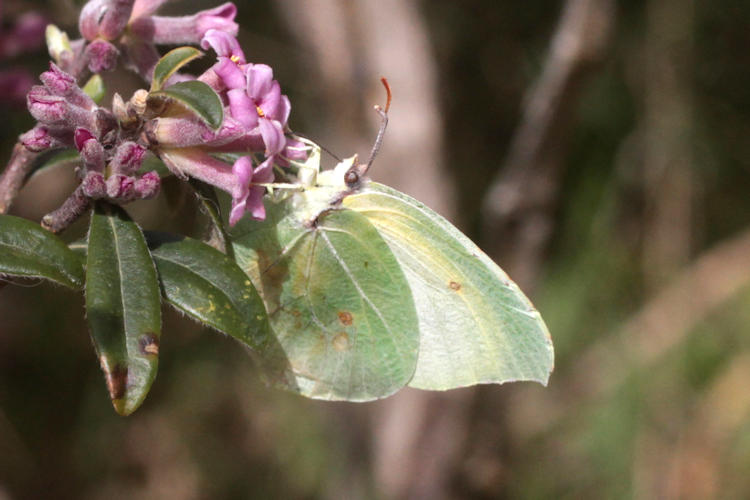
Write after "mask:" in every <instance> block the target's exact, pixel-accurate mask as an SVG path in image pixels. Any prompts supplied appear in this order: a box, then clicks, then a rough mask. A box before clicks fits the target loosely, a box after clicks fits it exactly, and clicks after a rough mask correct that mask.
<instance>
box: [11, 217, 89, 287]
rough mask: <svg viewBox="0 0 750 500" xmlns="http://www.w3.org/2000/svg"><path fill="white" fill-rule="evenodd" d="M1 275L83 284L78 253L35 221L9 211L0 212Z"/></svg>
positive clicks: (74, 285) (65, 283)
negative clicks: (11, 213)
mask: <svg viewBox="0 0 750 500" xmlns="http://www.w3.org/2000/svg"><path fill="white" fill-rule="evenodd" d="M0 275H8V276H19V277H23V278H46V279H48V280H50V281H54V282H55V283H58V284H60V285H64V286H67V287H68V288H73V289H76V290H78V289H80V288H81V287H82V286H83V267H82V266H81V261H80V259H79V258H78V256H77V255H75V254H74V253H73V252H72V251H71V250H70V249H68V247H67V245H65V243H64V242H63V241H62V240H61V239H60V238H58V237H57V236H55V235H54V234H52V233H50V232H49V231H47V230H45V229H42V228H41V227H39V225H38V224H35V223H34V222H31V221H29V220H26V219H22V218H20V217H14V216H12V215H0Z"/></svg>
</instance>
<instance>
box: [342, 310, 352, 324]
mask: <svg viewBox="0 0 750 500" xmlns="http://www.w3.org/2000/svg"><path fill="white" fill-rule="evenodd" d="M339 321H341V324H342V325H344V326H352V322H353V321H354V318H353V317H352V313H350V312H349V311H339Z"/></svg>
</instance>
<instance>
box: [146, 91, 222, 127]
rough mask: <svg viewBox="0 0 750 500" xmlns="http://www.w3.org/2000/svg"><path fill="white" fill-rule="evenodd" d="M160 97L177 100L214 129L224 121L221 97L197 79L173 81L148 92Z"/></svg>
mask: <svg viewBox="0 0 750 500" xmlns="http://www.w3.org/2000/svg"><path fill="white" fill-rule="evenodd" d="M162 97H169V98H172V99H174V100H175V101H177V102H179V103H180V104H182V105H183V106H185V107H186V108H187V109H189V110H190V111H192V112H193V113H195V115H196V116H198V118H200V119H201V120H203V121H204V122H206V124H207V125H208V126H209V127H211V128H212V129H214V130H217V129H218V128H219V127H221V124H222V123H223V121H224V107H223V106H222V104H221V99H220V98H219V96H218V95H217V94H216V92H214V90H213V89H212V88H211V87H209V86H208V85H206V84H205V83H203V82H200V81H198V80H192V81H189V82H180V83H175V84H174V85H171V86H169V87H167V88H165V89H162V90H159V91H156V92H151V94H149V98H162Z"/></svg>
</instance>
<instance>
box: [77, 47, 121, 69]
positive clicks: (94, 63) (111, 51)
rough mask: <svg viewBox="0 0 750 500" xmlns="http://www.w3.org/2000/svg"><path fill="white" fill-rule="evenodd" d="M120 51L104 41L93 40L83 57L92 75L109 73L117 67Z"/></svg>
mask: <svg viewBox="0 0 750 500" xmlns="http://www.w3.org/2000/svg"><path fill="white" fill-rule="evenodd" d="M119 55H120V51H119V50H117V47H115V46H114V45H112V44H111V43H109V42H107V41H106V40H94V41H93V42H91V43H90V44H88V46H87V47H86V52H85V56H86V58H87V59H88V62H89V69H90V70H91V71H92V72H94V73H101V72H102V71H111V70H113V69H115V66H117V57H118V56H119Z"/></svg>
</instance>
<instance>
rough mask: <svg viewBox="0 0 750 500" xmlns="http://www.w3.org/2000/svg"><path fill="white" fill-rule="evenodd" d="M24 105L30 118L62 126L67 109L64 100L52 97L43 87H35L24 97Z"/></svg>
mask: <svg viewBox="0 0 750 500" xmlns="http://www.w3.org/2000/svg"><path fill="white" fill-rule="evenodd" d="M26 105H27V106H28V108H29V112H30V113H31V116H33V117H34V118H36V119H37V121H40V122H42V123H46V124H49V125H62V124H64V123H65V116H66V114H67V109H68V107H69V105H68V103H67V102H65V99H64V98H62V97H59V96H53V95H51V94H50V93H49V90H47V89H46V88H45V87H42V86H40V85H35V86H34V87H32V88H31V90H30V91H29V93H28V95H27V96H26Z"/></svg>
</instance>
